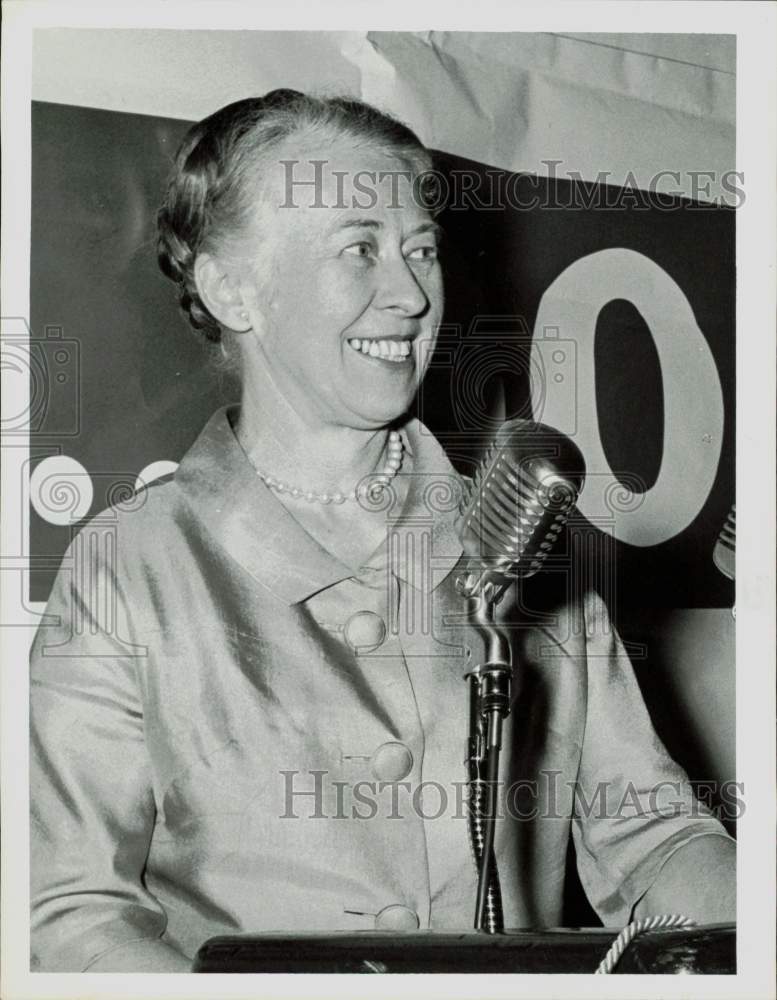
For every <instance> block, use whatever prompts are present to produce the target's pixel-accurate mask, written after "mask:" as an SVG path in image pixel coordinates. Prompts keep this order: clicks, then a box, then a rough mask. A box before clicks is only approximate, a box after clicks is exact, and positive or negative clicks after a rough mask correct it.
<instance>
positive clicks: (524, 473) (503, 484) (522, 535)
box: [460, 420, 585, 578]
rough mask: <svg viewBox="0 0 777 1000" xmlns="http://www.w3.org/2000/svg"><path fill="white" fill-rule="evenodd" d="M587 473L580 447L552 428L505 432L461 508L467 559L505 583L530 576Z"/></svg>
mask: <svg viewBox="0 0 777 1000" xmlns="http://www.w3.org/2000/svg"><path fill="white" fill-rule="evenodd" d="M584 470H585V464H584V461H583V457H582V455H581V453H580V451H579V449H578V448H577V446H576V445H574V444H573V443H572V441H570V440H569V438H568V437H566V436H565V435H563V434H561V433H559V432H558V431H556V430H554V429H553V428H551V427H547V426H545V425H543V424H536V423H533V422H532V421H528V420H513V421H509V422H507V423H506V424H504V425H503V427H502V428H501V429H500V431H499V433H498V434H497V437H496V440H495V441H494V443H493V444H492V446H491V447H490V448H489V450H488V452H487V453H486V455H485V457H484V458H483V461H482V462H481V464H480V466H479V468H478V470H477V472H476V474H475V478H474V482H473V485H472V488H471V490H470V491H469V492H468V494H467V495H466V496H465V497H464V498H463V501H462V508H461V522H460V537H461V541H462V545H463V547H464V550H465V552H466V553H467V555H468V556H470V557H471V558H472V559H474V560H477V562H478V563H479V564H480V566H481V567H482V568H484V569H488V570H491V571H495V572H496V573H497V574H498V575H501V576H504V577H510V578H515V577H518V576H520V577H527V576H532V575H533V574H534V573H536V572H537V571H538V570H539V569H540V568H541V566H542V563H543V562H544V560H545V558H546V556H547V555H548V553H549V552H550V550H551V548H552V547H553V544H554V543H555V541H556V539H557V538H558V536H559V534H560V533H561V531H562V529H563V527H564V524H565V522H566V520H567V518H568V517H569V514H570V512H571V510H572V508H573V507H574V505H575V502H576V500H577V497H578V495H579V493H580V490H581V488H582V485H583V479H584Z"/></svg>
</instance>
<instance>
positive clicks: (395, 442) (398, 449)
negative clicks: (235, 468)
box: [254, 431, 404, 503]
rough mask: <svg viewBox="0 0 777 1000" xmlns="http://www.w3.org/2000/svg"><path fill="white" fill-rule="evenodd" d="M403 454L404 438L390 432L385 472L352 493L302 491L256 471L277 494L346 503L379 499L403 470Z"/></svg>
mask: <svg viewBox="0 0 777 1000" xmlns="http://www.w3.org/2000/svg"><path fill="white" fill-rule="evenodd" d="M403 453H404V445H403V444H402V437H401V435H400V433H399V431H390V432H389V438H388V458H387V459H386V464H385V465H384V467H383V471H382V472H378V473H375V474H374V475H372V476H369V477H366V478H367V479H368V481H367V482H362V484H361V485H359V486H356V487H354V489H352V490H351V492H350V493H340V492H336V493H316V492H315V491H314V490H306V489H302V488H301V487H300V486H291V485H290V484H289V483H287V482H284V480H282V479H278V478H277V477H276V476H268V475H267V474H266V473H265V472H262V471H261V470H260V469H256V474H257V476H258V477H259V478H260V479H261V480H262V482H263V483H264V484H265V485H266V486H269V487H270V489H271V490H274V491H275V492H276V493H285V494H288V495H289V496H290V497H293V498H294V499H295V500H307V501H308V503H345V502H346V500H359V499H360V498H367V497H371V498H375V497H377V496H378V495H379V494H380V493H381V492H382V491H383V490H384V489H385V487H386V486H388V484H389V483H390V482H391V480H392V479H393V478H394V476H396V474H397V473H398V472H399V470H400V469H401V468H402V456H403ZM254 468H256V467H254Z"/></svg>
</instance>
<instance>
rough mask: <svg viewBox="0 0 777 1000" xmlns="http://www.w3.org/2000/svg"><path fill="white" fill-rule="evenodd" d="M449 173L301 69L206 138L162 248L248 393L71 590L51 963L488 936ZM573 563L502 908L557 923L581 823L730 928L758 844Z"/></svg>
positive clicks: (49, 926)
mask: <svg viewBox="0 0 777 1000" xmlns="http://www.w3.org/2000/svg"><path fill="white" fill-rule="evenodd" d="M431 166H432V161H431V157H430V154H429V153H428V151H427V150H425V149H424V147H423V146H422V145H421V144H420V142H419V141H418V139H417V138H416V136H415V135H414V134H413V133H412V132H411V131H410V130H409V129H407V128H406V127H405V126H403V125H402V124H400V123H399V122H397V121H395V120H393V119H392V118H389V117H388V116H386V115H384V114H382V113H381V112H379V111H377V110H376V109H374V108H371V107H369V106H368V105H365V104H363V103H361V102H359V101H355V100H350V99H341V98H326V99H318V98H313V97H310V96H308V95H303V94H299V93H297V92H294V91H289V90H281V91H273V92H272V93H270V94H267V95H266V96H265V97H263V98H251V99H248V100H245V101H240V102H238V103H236V104H232V105H230V106H228V107H226V108H224V109H222V110H221V111H218V112H217V113H215V114H214V115H211V116H210V117H209V118H206V119H205V120H204V121H202V122H200V123H199V124H197V125H195V126H194V127H193V128H192V129H191V130H190V132H189V133H188V134H187V136H186V138H185V139H184V142H183V144H182V146H181V149H180V151H179V153H178V156H177V158H176V161H175V164H174V168H173V172H172V175H171V180H170V183H169V186H168V189H167V194H166V197H165V201H164V205H163V207H162V209H161V210H160V212H159V261H160V264H161V267H162V269H163V270H164V272H165V273H166V274H167V275H168V276H169V277H170V278H172V280H173V281H174V282H175V283H176V285H177V287H178V293H179V298H180V303H181V306H182V308H183V309H184V311H185V312H186V313H187V315H188V316H189V319H190V320H191V324H192V326H193V327H194V329H195V330H196V331H198V332H199V334H200V335H202V336H204V337H206V338H207V339H208V340H210V341H212V342H214V343H216V344H220V345H221V347H222V349H223V350H224V351H225V352H227V353H228V354H229V356H230V357H232V358H233V360H234V363H235V365H236V367H237V369H238V371H239V373H240V379H241V398H240V403H239V406H233V407H226V408H224V409H222V410H219V411H218V412H217V413H216V414H214V416H213V417H212V418H211V420H210V421H209V423H208V424H207V426H206V427H205V429H204V430H203V431H202V433H201V435H200V437H199V438H198V440H197V441H196V442H195V444H194V445H193V447H192V448H191V449H190V450H189V452H188V453H187V454H186V456H185V457H184V458H183V460H182V462H181V463H180V465H179V467H178V469H177V470H176V471H175V473H174V474H173V475H172V476H170V477H166V478H165V479H163V480H158V481H156V482H155V483H154V484H152V485H151V486H150V487H149V488H148V489H146V490H144V491H142V492H141V494H140V495H139V497H138V503H137V504H135V505H134V506H133V507H132V508H131V509H130V508H129V507H126V506H125V507H124V508H123V509H121V510H119V509H115V510H111V511H110V512H108V513H109V514H110V516H104V517H98V518H96V519H95V520H94V521H93V522H91V523H90V524H89V525H87V527H86V528H85V529H84V531H83V532H82V533H81V535H79V536H78V537H77V538H76V539H75V540H74V542H73V544H72V546H71V548H70V550H69V552H68V554H67V556H66V559H65V562H64V564H63V569H62V570H61V571H60V574H59V576H58V577H57V580H56V583H55V585H54V588H53V591H52V595H51V599H50V602H49V606H48V616H47V619H48V620H49V621H58V622H59V625H51V626H47V628H46V629H41V630H40V632H39V634H38V637H37V638H36V641H35V644H34V647H33V652H32V667H31V670H32V712H31V724H32V736H33V749H32V763H31V771H32V791H31V799H32V812H33V818H32V826H31V829H32V907H33V923H32V961H33V967H34V968H36V969H39V970H48V971H55V970H56V971H80V970H87V969H88V970H90V971H154V970H169V971H176V970H184V969H188V968H189V967H190V963H191V959H192V957H193V956H194V954H195V953H196V951H197V949H198V947H199V946H200V945H201V944H202V943H203V942H204V941H205V940H206V939H207V938H209V937H211V936H214V935H217V934H224V933H231V932H236V931H237V932H261V931H277V930H285V931H292V932H297V931H314V930H321V931H326V932H331V931H334V930H343V931H353V930H363V929H368V928H378V929H392V930H398V929H401V930H408V931H410V930H414V929H417V928H419V927H420V928H423V929H430V928H432V929H449V930H464V929H467V928H468V927H469V926H471V922H472V912H473V901H474V898H475V889H476V884H477V873H476V870H475V866H474V864H473V861H472V856H471V853H470V846H469V842H468V833H467V824H466V821H465V812H464V810H463V809H462V808H461V806H462V803H461V794H460V793H461V789H462V787H463V784H464V783H465V779H466V768H465V766H464V762H463V761H462V740H463V736H464V734H465V733H466V731H467V726H468V718H469V709H468V700H467V685H466V684H464V683H463V681H462V677H463V676H464V675H465V673H467V671H471V669H472V666H473V664H480V663H483V662H484V661H485V658H486V645H485V640H484V637H483V635H482V633H481V631H480V630H478V629H477V628H476V627H475V625H474V623H472V622H471V621H470V619H468V618H467V617H466V615H464V614H463V603H462V599H461V597H460V595H459V592H458V591H457V588H456V579H457V575H458V574H457V571H456V570H457V566H460V565H461V564H460V560H461V559H462V545H461V542H460V540H459V537H458V534H457V530H456V529H457V524H456V522H457V501H458V499H459V498H460V496H461V493H462V483H461V480H460V477H459V476H458V475H457V474H456V472H455V471H454V469H453V467H452V465H451V463H450V462H449V460H448V458H447V457H446V455H445V453H444V452H443V450H442V448H441V447H440V445H439V444H438V443H437V442H436V441H435V439H434V437H433V436H432V435H431V434H430V433H429V431H428V430H427V429H426V428H425V427H424V426H423V425H422V424H421V423H420V422H419V421H418V420H416V419H413V418H410V417H409V416H408V411H409V408H410V406H411V403H412V401H413V398H414V396H415V394H416V392H417V389H418V386H419V383H420V380H421V379H422V378H423V375H424V372H425V371H426V368H427V365H428V363H429V359H430V355H431V351H432V349H433V347H434V343H435V338H436V335H437V330H438V326H439V324H440V321H441V317H442V309H443V286H442V275H441V266H440V261H439V259H438V240H439V235H440V234H439V227H438V225H437V223H436V222H435V221H434V218H433V215H434V211H433V209H434V199H433V197H430V195H431V194H433V192H432V191H431V188H430V185H429V184H428V183H427V180H428V178H429V177H430V176H432V172H431ZM114 538H115V539H117V541H116V544H115V545H114V544H113V539H114ZM73 567H75V571H74V572H73V571H72V569H73ZM548 575H549V576H550V575H551V574H548ZM84 580H89V581H90V583H89V584H88V585H85V584H84V582H83V581H84ZM559 582H560V583H561V586H560V587H558V588H556V590H553V588H552V587H551V588H550V589H549V590H548V593H547V594H545V598H544V600H545V605H544V607H543V608H542V609H541V610H542V615H541V616H540V617H538V616H537V614H535V613H534V612H529V610H528V609H527V607H526V606H525V605H523V604H520V602H518V601H517V600H515V599H514V596H513V597H511V599H510V600H505V601H504V602H503V607H502V611H503V614H504V621H505V623H506V624H509V625H510V626H512V628H513V629H514V632H513V633H512V635H513V637H514V640H515V647H516V649H515V661H516V663H520V678H521V681H522V684H521V686H520V690H521V694H520V697H519V699H518V702H517V704H516V711H515V713H514V714H515V715H518V716H520V717H521V719H522V720H523V719H528V720H530V724H529V725H527V726H522V725H516V726H515V728H514V729H513V727H512V724H511V721H510V719H508V724H507V725H506V727H505V732H504V744H505V747H506V748H507V749H506V752H505V754H504V757H503V760H504V761H505V771H504V775H503V777H504V780H505V781H506V782H511V785H510V788H509V789H508V799H507V802H508V805H509V803H510V802H511V801H513V800H514V799H515V794H514V792H515V787H516V785H520V786H521V788H527V787H532V788H533V789H534V791H535V793H536V794H535V796H534V799H533V808H532V810H530V811H529V812H528V813H526V814H524V813H523V812H521V811H519V812H518V813H514V814H511V815H510V816H509V822H507V823H505V824H504V825H503V826H501V827H500V831H499V835H498V837H497V841H496V847H495V850H496V856H497V859H498V863H499V869H500V872H501V875H502V886H503V907H504V916H505V924H506V926H510V927H529V926H533V927H537V926H559V925H560V924H562V923H563V919H562V917H563V909H562V907H563V897H564V872H565V866H566V857H567V850H568V846H569V842H570V838H573V839H574V843H575V847H576V850H577V859H578V870H579V873H580V877H581V880H582V882H583V885H584V888H585V890H586V892H587V894H588V897H589V899H590V901H591V903H592V905H593V906H594V907H595V908H596V910H597V913H598V915H599V917H600V918H601V919H602V920H603V921H605V922H607V923H612V924H615V925H620V924H622V923H625V922H626V921H627V920H628V919H629V918H630V916H631V915H632V913H637V914H639V915H646V914H649V913H651V912H654V911H655V909H656V908H659V910H663V909H665V908H668V907H676V908H678V909H680V910H681V911H682V912H684V913H686V915H688V916H690V917H697V918H698V919H701V920H720V919H729V918H731V917H732V916H733V880H732V868H731V863H730V862H731V856H732V851H733V844H732V842H731V841H730V839H729V838H728V837H727V836H726V834H725V832H724V831H723V829H722V827H721V826H720V824H719V823H718V822H717V821H716V820H715V819H714V817H713V816H712V815H711V814H710V812H709V810H707V809H705V808H704V807H703V806H701V805H700V804H699V803H698V802H696V800H695V799H694V797H693V795H692V793H691V792H690V790H689V789H688V785H687V781H686V777H685V775H684V773H683V772H682V771H681V770H680V769H679V768H678V767H677V766H676V765H675V764H674V762H673V761H672V760H671V759H670V758H669V757H668V756H667V754H666V752H665V751H664V749H663V747H662V746H661V745H660V743H659V742H658V740H657V739H656V737H655V734H654V733H653V730H652V727H651V724H650V720H649V718H648V716H647V713H646V710H645V707H644V705H643V703H642V700H641V697H640V695H639V690H638V688H637V686H636V682H635V680H634V677H633V673H632V671H631V667H630V665H629V663H628V660H627V658H626V656H625V653H624V651H623V647H622V646H621V644H620V641H619V639H618V637H617V635H616V633H615V632H614V631H613V629H612V627H611V625H610V623H609V619H608V617H607V613H606V610H605V609H604V606H603V604H602V602H601V600H600V599H599V598H598V597H597V595H595V594H592V593H586V592H584V591H582V590H580V588H579V586H578V585H579V583H580V581H578V580H575V579H572V578H570V579H566V578H562V579H561V580H560V581H559ZM551 591H552V593H551ZM522 597H523V595H522ZM538 610H539V609H538ZM538 621H541V622H543V623H544V624H543V625H542V627H540V626H539V625H538V624H537V622H538ZM548 623H551V624H548ZM548 639H550V640H552V641H551V642H549V641H548ZM549 777H550V778H551V779H552V780H550V781H549V780H548V778H549ZM432 787H433V788H434V790H435V792H436V794H437V796H438V797H439V809H437V808H435V809H434V810H433V811H431V812H430V810H429V805H428V801H426V800H425V799H424V797H423V795H422V794H421V793H422V792H423V791H424V790H425V789H427V790H428V789H429V788H432ZM667 788H669V789H670V790H671V793H672V794H671V797H670V799H671V800H670V801H668V802H667V801H665V796H664V798H662V797H661V796H660V795H659V794H658V793H659V792H661V791H662V790H663V791H665V790H666V789H667ZM403 789H404V790H406V791H407V793H408V794H406V795H404V796H403V795H400V794H399V792H400V791H402V790H403ZM346 790H348V793H349V794H348V799H349V800H351V799H352V800H353V801H355V802H356V803H357V804H358V808H356V809H355V810H352V811H351V813H350V814H348V813H346V812H344V810H343V802H344V798H345V794H344V793H345V791H346ZM581 801H582V802H583V803H586V804H589V805H590V804H596V807H595V808H594V807H590V808H587V809H586V808H580V802H581ZM635 801H636V805H637V808H636V811H634V803H635ZM624 804H625V805H624ZM362 806H366V807H367V811H366V812H365V811H363V810H362V808H361V807H362ZM456 820H458V822H456ZM670 859H671V862H670ZM679 873H682V874H679ZM710 886H711V888H710Z"/></svg>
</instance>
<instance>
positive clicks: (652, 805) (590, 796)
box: [572, 594, 735, 926]
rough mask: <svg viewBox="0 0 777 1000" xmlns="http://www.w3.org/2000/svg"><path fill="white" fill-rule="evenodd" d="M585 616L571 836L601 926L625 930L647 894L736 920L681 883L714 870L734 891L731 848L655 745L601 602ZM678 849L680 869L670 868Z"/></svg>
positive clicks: (672, 907) (664, 904)
mask: <svg viewBox="0 0 777 1000" xmlns="http://www.w3.org/2000/svg"><path fill="white" fill-rule="evenodd" d="M584 611H585V613H584V621H585V633H586V634H585V643H586V659H587V664H586V666H587V696H588V697H587V708H586V723H585V736H584V740H583V748H582V755H581V763H580V772H579V775H578V782H577V789H576V801H575V816H574V822H573V828H572V829H573V838H574V843H575V849H576V854H577V865H578V871H579V874H580V878H581V881H582V884H583V888H584V889H585V891H586V894H587V896H588V898H589V900H590V902H591V905H592V906H593V907H594V908H595V909H596V911H597V913H598V914H599V916H600V918H601V919H602V921H603V923H604V924H605V925H608V926H622V925H624V924H626V923H628V922H629V920H630V919H632V916H633V913H634V909H635V907H637V905H638V904H639V903H640V900H642V899H643V898H644V899H645V900H646V901H649V899H650V890H651V889H653V898H654V899H656V900H660V908H661V911H662V912H667V911H668V910H669V911H671V912H684V913H685V915H686V916H691V917H693V918H694V919H696V920H698V921H699V922H714V921H717V920H720V919H726V920H727V919H733V914H731V913H730V912H728V910H727V911H726V912H725V913H723V912H722V911H717V912H716V910H715V907H714V906H712V908H709V907H710V904H709V899H706V900H705V898H704V896H703V892H704V886H703V885H700V886H699V892H700V893H701V895H699V897H698V898H696V897H695V896H694V891H693V886H692V885H691V886H689V884H688V878H687V876H688V875H689V873H690V872H691V871H694V870H696V869H699V872H703V871H704V870H707V871H711V870H713V869H714V870H716V871H717V876H716V877H718V878H722V879H724V880H725V881H726V882H727V883H730V886H733V884H734V883H735V869H734V850H733V847H734V842H733V840H732V838H731V837H729V836H728V834H727V833H726V831H725V829H724V828H723V826H722V825H721V824H720V823H719V822H718V820H717V819H716V818H715V817H714V816H713V814H712V813H711V811H710V810H709V809H708V808H706V807H705V806H704V805H702V804H701V803H700V802H699V801H698V800H697V799H696V798H695V797H694V795H693V793H692V789H691V787H690V784H689V782H688V777H687V775H686V773H685V772H684V771H683V769H682V768H681V767H679V766H678V765H677V764H676V763H675V762H674V761H673V760H672V759H671V758H670V756H669V755H668V753H667V752H666V749H665V748H664V746H663V745H662V743H661V741H660V740H659V739H658V736H657V735H656V733H655V731H654V729H653V726H652V724H651V721H650V717H649V715H648V712H647V709H646V707H645V704H644V701H643V699H642V694H641V692H640V690H639V686H638V685H637V681H636V678H635V676H634V671H633V669H632V666H631V663H630V661H629V659H628V656H627V655H626V652H625V650H624V648H623V645H622V643H621V641H620V639H619V637H618V635H617V632H616V631H615V629H614V626H613V625H612V624H611V622H610V619H609V615H608V613H607V610H606V608H605V605H604V603H603V601H602V600H601V598H600V597H599V596H598V595H597V594H589V595H588V596H587V598H586V600H585V607H584ZM680 851H682V857H683V862H684V863H683V864H680V865H678V864H676V863H670V859H672V858H673V856H675V855H677V857H678V860H679V857H680V855H679V852H680ZM697 855H698V857H696V856H697ZM696 862H698V864H697V863H696ZM697 874H698V873H697ZM691 881H693V879H691ZM654 887H655V888H654ZM659 888H660V892H659V891H657V890H658V889H659ZM728 898H731V894H730V893H729V894H728ZM689 909H693V910H695V912H688V910H689ZM649 910H650V908H649V907H646V906H644V905H643V906H642V907H641V908H640V911H639V915H645V914H646V913H647V912H649ZM653 912H655V911H653Z"/></svg>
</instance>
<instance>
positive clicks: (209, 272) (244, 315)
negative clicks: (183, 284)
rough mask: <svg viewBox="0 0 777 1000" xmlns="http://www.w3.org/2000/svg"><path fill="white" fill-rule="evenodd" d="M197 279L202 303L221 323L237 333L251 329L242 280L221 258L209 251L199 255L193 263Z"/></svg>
mask: <svg viewBox="0 0 777 1000" xmlns="http://www.w3.org/2000/svg"><path fill="white" fill-rule="evenodd" d="M194 280H195V282H196V283H197V291H198V293H199V296H200V298H201V299H202V302H203V304H204V305H205V306H206V308H207V309H208V311H209V312H210V313H211V315H212V316H214V317H215V319H217V320H218V321H219V323H221V324H222V326H225V327H227V328H228V329H230V330H234V331H235V333H245V332H246V331H247V330H250V329H251V318H250V315H249V312H248V309H247V308H246V305H245V302H244V301H243V295H242V292H241V289H240V283H239V281H238V280H237V277H236V276H235V275H234V274H232V273H231V272H230V271H228V270H227V269H226V268H225V267H224V266H223V265H222V264H221V262H220V261H219V260H218V258H216V257H212V256H211V255H210V254H208V253H201V254H199V255H198V257H197V259H196V260H195V262H194Z"/></svg>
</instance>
